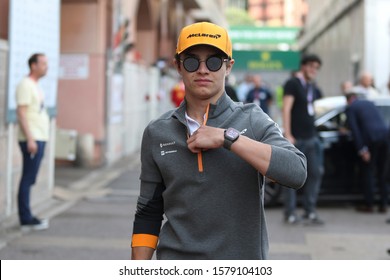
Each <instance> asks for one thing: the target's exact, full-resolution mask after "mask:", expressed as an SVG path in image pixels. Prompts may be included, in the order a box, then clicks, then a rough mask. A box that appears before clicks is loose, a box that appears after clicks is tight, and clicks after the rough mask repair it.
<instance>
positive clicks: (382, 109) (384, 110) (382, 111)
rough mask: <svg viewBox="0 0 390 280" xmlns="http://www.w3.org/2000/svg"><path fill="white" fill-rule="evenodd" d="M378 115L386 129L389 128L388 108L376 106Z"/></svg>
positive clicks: (389, 107)
mask: <svg viewBox="0 0 390 280" xmlns="http://www.w3.org/2000/svg"><path fill="white" fill-rule="evenodd" d="M377 108H378V109H379V112H380V114H381V115H382V117H383V118H384V120H385V122H386V124H387V126H388V127H390V106H377Z"/></svg>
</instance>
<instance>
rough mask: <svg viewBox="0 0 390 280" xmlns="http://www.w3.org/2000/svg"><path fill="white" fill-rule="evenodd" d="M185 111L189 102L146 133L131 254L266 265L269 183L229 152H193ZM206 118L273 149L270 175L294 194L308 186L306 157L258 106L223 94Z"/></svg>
mask: <svg viewBox="0 0 390 280" xmlns="http://www.w3.org/2000/svg"><path fill="white" fill-rule="evenodd" d="M185 110H186V102H183V103H182V104H181V106H180V107H179V108H177V109H175V110H172V111H169V112H167V113H165V114H164V115H162V116H161V117H160V118H158V119H157V120H154V121H152V122H151V123H150V124H149V125H148V126H147V127H146V129H145V131H144V135H143V139H142V148H141V165H142V167H141V175H140V180H141V190H140V195H139V198H138V203H137V210H136V214H135V220H134V228H133V237H132V247H138V246H147V247H151V248H155V249H157V259H182V260H185V259H266V258H267V254H268V234H267V228H266V221H265V214H264V205H263V194H264V189H263V188H264V180H265V178H264V176H263V175H262V174H260V173H259V172H258V171H257V170H256V169H255V168H253V167H252V166H251V165H250V164H249V163H247V162H245V161H244V160H242V159H241V158H240V157H238V156H237V155H236V154H234V153H233V152H231V151H229V150H227V149H224V148H218V149H212V150H208V151H206V152H203V153H202V155H201V156H199V155H197V154H194V153H192V152H191V151H190V150H189V149H188V147H187V143H186V141H187V134H188V132H187V124H186V119H185ZM206 119H207V123H206V125H208V126H213V127H219V128H224V129H227V128H229V127H233V128H235V129H237V130H239V131H240V132H241V134H242V135H245V136H247V137H249V138H252V139H254V140H256V141H261V142H263V143H267V144H269V145H271V146H272V154H271V161H270V165H269V168H268V171H267V174H264V175H265V176H267V177H269V178H271V179H272V180H274V181H276V182H278V183H279V184H282V185H284V186H288V187H291V188H296V189H297V188H299V187H301V186H302V185H303V184H304V182H305V180H306V175H307V173H306V158H305V156H304V155H303V154H302V153H301V152H300V151H299V150H298V149H296V148H295V147H294V146H293V145H292V144H290V142H288V141H287V140H286V139H285V138H284V137H283V136H282V134H281V132H280V129H279V128H278V126H277V124H276V123H275V122H274V121H273V120H271V119H270V118H269V116H268V115H267V114H265V113H264V112H263V111H262V110H261V109H260V108H259V107H258V106H257V105H254V104H245V105H243V104H242V103H235V102H233V101H232V100H231V99H230V98H229V97H228V96H227V95H226V94H224V95H223V96H222V97H221V98H220V99H219V100H218V102H217V104H211V105H210V106H209V112H208V118H206ZM253 152H254V153H256V152H258V153H261V150H259V151H253ZM199 161H201V162H199ZM164 215H165V218H166V221H165V223H164V224H163V225H162V221H163V217H164Z"/></svg>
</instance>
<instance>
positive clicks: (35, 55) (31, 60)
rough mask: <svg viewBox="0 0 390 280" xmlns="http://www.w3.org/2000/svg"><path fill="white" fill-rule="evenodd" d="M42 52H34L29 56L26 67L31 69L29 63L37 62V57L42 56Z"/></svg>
mask: <svg viewBox="0 0 390 280" xmlns="http://www.w3.org/2000/svg"><path fill="white" fill-rule="evenodd" d="M44 55H45V54H44V53H34V54H33V55H32V56H30V58H29V59H28V67H29V68H30V69H31V65H32V64H34V63H37V62H38V57H40V56H44Z"/></svg>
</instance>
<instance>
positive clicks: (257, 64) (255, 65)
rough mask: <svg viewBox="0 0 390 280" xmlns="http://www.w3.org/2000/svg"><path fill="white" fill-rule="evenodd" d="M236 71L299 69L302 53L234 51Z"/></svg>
mask: <svg viewBox="0 0 390 280" xmlns="http://www.w3.org/2000/svg"><path fill="white" fill-rule="evenodd" d="M233 58H234V60H235V63H234V67H233V69H235V70H261V71H283V70H297V69H298V68H299V60H300V52H295V51H285V52H282V51H233Z"/></svg>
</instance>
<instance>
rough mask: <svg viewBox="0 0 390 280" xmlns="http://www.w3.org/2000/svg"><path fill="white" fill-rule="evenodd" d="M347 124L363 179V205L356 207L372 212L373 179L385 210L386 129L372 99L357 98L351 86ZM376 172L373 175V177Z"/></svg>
mask: <svg viewBox="0 0 390 280" xmlns="http://www.w3.org/2000/svg"><path fill="white" fill-rule="evenodd" d="M346 98H347V103H348V108H347V111H346V113H347V123H348V125H349V128H350V129H351V132H352V136H353V138H354V142H355V146H356V150H357V152H358V154H359V158H360V164H361V170H362V174H363V180H364V196H365V204H364V205H362V206H359V207H358V208H357V210H358V211H361V212H373V211H374V209H373V206H374V189H375V182H377V184H378V187H379V189H380V191H381V199H380V204H379V212H381V213H385V212H386V210H387V202H388V201H387V197H388V194H387V188H386V182H385V175H386V174H385V167H386V164H387V163H386V162H387V149H388V143H387V141H388V139H387V136H388V128H387V126H386V123H385V121H384V120H383V118H382V116H381V115H380V113H379V111H378V109H377V107H376V106H375V105H374V103H372V102H371V101H368V100H365V99H359V98H358V93H357V92H355V91H354V90H353V89H352V90H351V91H350V92H349V93H347V94H346ZM375 171H376V176H375Z"/></svg>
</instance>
